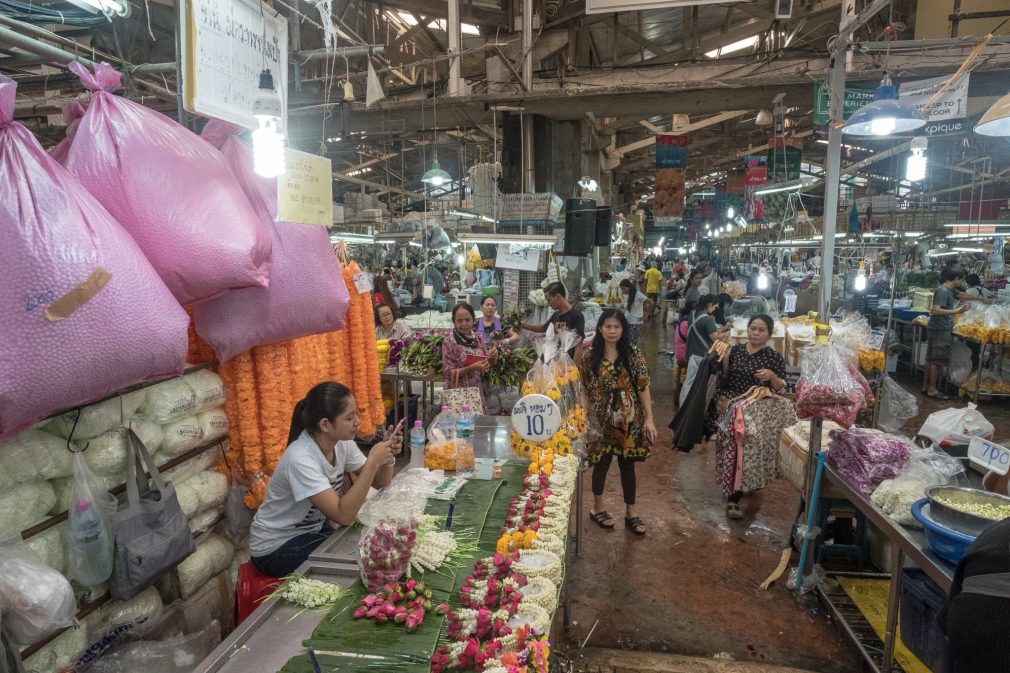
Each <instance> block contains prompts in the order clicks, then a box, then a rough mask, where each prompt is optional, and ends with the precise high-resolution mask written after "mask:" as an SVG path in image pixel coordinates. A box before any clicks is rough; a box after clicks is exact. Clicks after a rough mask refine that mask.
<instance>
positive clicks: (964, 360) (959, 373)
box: [949, 339, 971, 385]
mask: <svg viewBox="0 0 1010 673" xmlns="http://www.w3.org/2000/svg"><path fill="white" fill-rule="evenodd" d="M969 376H971V349H970V348H968V345H967V344H965V343H964V342H963V341H961V340H960V339H954V342H953V343H952V344H951V345H950V375H949V378H950V380H951V381H952V382H953V383H956V384H958V385H961V384H962V383H964V382H965V380H966V379H967V378H968V377H969Z"/></svg>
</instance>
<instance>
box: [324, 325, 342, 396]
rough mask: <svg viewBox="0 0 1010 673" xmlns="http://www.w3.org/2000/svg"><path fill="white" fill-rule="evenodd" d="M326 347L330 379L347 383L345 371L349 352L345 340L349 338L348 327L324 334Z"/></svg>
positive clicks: (327, 370) (327, 368) (327, 369)
mask: <svg viewBox="0 0 1010 673" xmlns="http://www.w3.org/2000/svg"><path fill="white" fill-rule="evenodd" d="M323 337H324V339H325V342H326V343H325V347H326V373H327V377H328V378H329V380H330V381H336V382H337V383H343V384H344V385H345V386H346V385H347V374H346V373H345V371H344V364H345V360H346V358H347V354H346V352H345V349H344V343H343V342H344V340H346V339H347V329H346V328H345V329H342V330H337V331H336V332H327V333H326V334H324V335H323Z"/></svg>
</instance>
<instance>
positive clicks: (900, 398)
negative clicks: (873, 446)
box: [877, 376, 919, 432]
mask: <svg viewBox="0 0 1010 673" xmlns="http://www.w3.org/2000/svg"><path fill="white" fill-rule="evenodd" d="M880 386H881V392H880V395H881V400H880V419H879V421H878V422H877V425H879V426H880V429H881V430H884V431H885V432H895V431H896V430H897V429H898V428H900V427H901V426H902V425H904V424H905V422H906V421H908V419H910V418H915V417H916V416H917V415H918V414H919V405H918V403H917V402H916V400H915V395H913V394H912V393H910V392H908V391H906V390H905V389H904V388H902V387H901V386H900V385H898V384H897V383H896V382H895V381H894V379H892V378H891V377H890V376H884V380H883V382H882V383H881V384H880Z"/></svg>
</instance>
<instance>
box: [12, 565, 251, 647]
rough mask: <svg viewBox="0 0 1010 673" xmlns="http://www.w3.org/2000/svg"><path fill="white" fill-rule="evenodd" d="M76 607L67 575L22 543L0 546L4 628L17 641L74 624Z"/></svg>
mask: <svg viewBox="0 0 1010 673" xmlns="http://www.w3.org/2000/svg"><path fill="white" fill-rule="evenodd" d="M229 560H231V559H230V558H229ZM76 609H77V600H76V599H75V597H74V590H73V588H72V587H71V586H70V581H69V580H67V578H66V577H64V576H63V575H61V574H60V573H58V572H56V571H55V570H53V569H52V568H49V567H47V566H45V565H42V563H41V562H39V561H38V560H36V559H34V558H32V554H31V552H30V551H28V550H27V549H25V548H24V547H23V546H21V545H11V546H6V545H5V546H3V547H0V610H2V611H3V628H4V630H5V631H6V632H7V633H8V634H10V636H11V638H12V639H13V640H14V642H16V643H19V644H21V645H31V644H32V643H34V642H36V641H38V640H40V639H42V638H44V637H46V636H47V635H49V634H50V633H52V632H53V631H56V630H57V629H61V628H63V627H65V626H72V625H73V624H74V612H76Z"/></svg>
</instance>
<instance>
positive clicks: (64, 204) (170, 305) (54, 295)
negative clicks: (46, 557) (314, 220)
mask: <svg viewBox="0 0 1010 673" xmlns="http://www.w3.org/2000/svg"><path fill="white" fill-rule="evenodd" d="M15 90H16V84H15V83H14V82H13V81H12V80H10V79H8V78H6V77H3V76H0V194H3V198H0V288H2V294H3V296H4V300H3V302H2V303H0V441H6V440H8V439H10V438H11V437H13V436H14V435H15V434H17V433H18V432H20V431H21V430H23V429H25V428H27V427H28V426H29V425H31V424H32V423H34V422H36V421H38V420H41V419H42V418H44V417H46V416H48V415H49V414H51V413H53V412H55V411H58V410H60V409H63V408H67V407H72V406H76V405H80V404H84V403H86V402H90V401H93V400H96V399H98V398H102V397H106V396H108V395H111V394H112V393H114V392H115V391H117V390H120V389H122V388H123V387H125V386H127V385H130V384H133V383H136V382H138V381H141V380H143V379H145V378H148V377H154V376H159V375H175V374H178V373H180V372H181V371H182V369H183V367H184V366H185V362H186V348H187V326H188V318H187V316H186V312H185V311H183V309H182V307H181V306H179V304H178V303H177V302H176V301H175V299H174V298H173V297H172V293H171V292H169V290H168V288H167V287H165V284H164V283H163V282H161V279H160V278H158V275H157V273H155V271H154V269H153V268H152V267H151V264H150V262H148V261H147V258H146V257H145V256H144V253H143V252H141V250H140V248H139V247H137V244H136V243H135V242H134V241H133V239H132V238H130V235H129V234H127V233H126V231H125V230H124V229H123V228H122V227H121V226H120V225H119V224H118V223H117V222H116V221H115V220H114V219H113V218H112V216H111V215H109V213H108V211H106V210H105V208H103V207H102V205H101V204H100V203H98V201H97V200H96V199H95V198H94V197H93V196H92V195H91V194H89V193H88V191H87V190H86V189H84V187H82V186H81V184H80V183H79V182H78V181H77V180H76V179H74V177H73V176H71V175H70V174H68V173H67V172H66V171H65V170H64V169H63V168H62V167H61V166H60V165H59V164H58V163H56V161H55V160H54V159H53V158H52V157H50V156H49V155H48V154H47V153H46V152H45V150H43V149H42V147H41V146H40V145H39V143H38V141H37V140H35V138H34V137H33V136H32V135H31V133H29V132H28V130H27V129H25V127H23V126H22V125H20V124H18V123H16V122H14V121H12V120H13V113H14V95H15ZM89 280H90V281H91V282H90V284H89V283H88V281H89Z"/></svg>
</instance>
